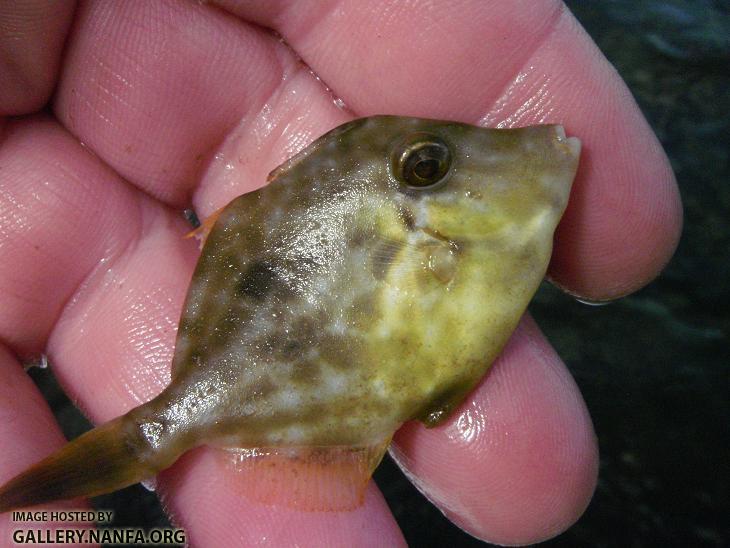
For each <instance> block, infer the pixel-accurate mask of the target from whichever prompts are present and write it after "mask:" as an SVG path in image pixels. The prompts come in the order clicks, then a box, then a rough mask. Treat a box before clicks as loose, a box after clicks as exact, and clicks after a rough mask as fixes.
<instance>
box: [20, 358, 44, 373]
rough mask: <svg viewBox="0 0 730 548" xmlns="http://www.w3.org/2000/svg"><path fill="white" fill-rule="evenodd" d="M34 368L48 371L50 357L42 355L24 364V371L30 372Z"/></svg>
mask: <svg viewBox="0 0 730 548" xmlns="http://www.w3.org/2000/svg"><path fill="white" fill-rule="evenodd" d="M32 367H37V368H38V369H46V368H47V367H48V356H47V355H46V354H41V355H40V356H38V357H37V358H31V359H29V360H27V361H25V362H23V369H25V370H26V371H28V369H31V368H32Z"/></svg>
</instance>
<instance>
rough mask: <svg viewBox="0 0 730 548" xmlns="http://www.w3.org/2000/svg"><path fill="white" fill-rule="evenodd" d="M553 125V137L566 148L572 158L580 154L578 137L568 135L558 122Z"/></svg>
mask: <svg viewBox="0 0 730 548" xmlns="http://www.w3.org/2000/svg"><path fill="white" fill-rule="evenodd" d="M553 127H554V128H555V139H556V140H557V141H558V142H559V143H561V144H562V145H563V146H565V147H566V148H567V149H568V151H569V152H570V155H571V156H573V157H574V158H577V157H578V156H580V149H581V142H580V139H578V137H568V136H567V135H566V134H565V128H564V127H563V126H561V125H559V124H556V125H554V126H553Z"/></svg>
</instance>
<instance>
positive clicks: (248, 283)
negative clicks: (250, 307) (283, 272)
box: [236, 261, 278, 301]
mask: <svg viewBox="0 0 730 548" xmlns="http://www.w3.org/2000/svg"><path fill="white" fill-rule="evenodd" d="M277 281H278V277H277V274H276V270H274V268H273V267H272V266H271V265H270V264H268V263H266V262H264V261H256V262H254V263H252V264H250V265H249V266H248V267H247V268H246V270H245V271H244V272H243V274H242V275H241V277H240V279H239V280H238V283H237V285H236V292H237V293H238V294H239V295H245V296H246V297H250V298H252V299H255V300H258V301H260V300H262V299H264V298H266V296H267V295H268V294H269V293H270V292H271V290H272V289H273V288H274V287H275V286H276V285H277Z"/></svg>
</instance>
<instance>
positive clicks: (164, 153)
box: [55, 2, 296, 207]
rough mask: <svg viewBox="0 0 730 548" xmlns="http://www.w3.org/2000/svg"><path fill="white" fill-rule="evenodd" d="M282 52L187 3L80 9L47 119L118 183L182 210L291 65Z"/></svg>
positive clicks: (255, 32) (262, 36) (260, 34)
mask: <svg viewBox="0 0 730 548" xmlns="http://www.w3.org/2000/svg"><path fill="white" fill-rule="evenodd" d="M285 49H286V48H285V47H284V46H283V44H281V43H279V42H277V41H276V40H274V39H273V37H271V36H269V35H268V34H267V33H265V32H264V31H262V30H261V29H257V28H254V27H249V26H242V25H239V24H237V22H236V21H235V20H233V19H232V18H231V17H227V16H226V15H225V14H224V13H222V12H220V11H218V10H214V9H211V8H209V7H205V6H201V5H198V4H195V3H174V2H118V3H117V2H113V3H89V4H84V5H82V6H80V7H79V10H78V14H77V24H76V26H75V31H74V32H73V33H72V35H71V37H70V40H69V44H68V46H67V54H66V58H65V69H64V72H63V76H62V78H61V81H60V83H59V90H58V95H57V98H56V101H55V112H56V115H57V116H58V118H59V119H60V120H61V122H62V123H63V124H64V125H65V126H66V127H67V128H68V129H69V130H70V131H71V132H72V133H73V134H74V135H75V136H76V137H77V138H78V139H79V140H80V141H82V142H84V143H85V144H86V145H87V146H88V147H89V148H90V149H91V150H93V151H94V152H95V153H96V154H97V155H98V156H99V157H100V158H102V159H103V160H104V161H105V162H106V163H107V164H108V165H110V166H111V167H112V168H114V169H115V170H116V171H117V172H118V173H119V174H121V175H122V176H123V177H124V178H125V179H126V180H128V181H130V182H132V183H133V184H135V185H137V186H138V187H139V188H141V189H143V190H145V191H146V192H148V193H150V194H152V195H153V196H155V197H157V198H159V199H161V200H163V201H166V202H168V203H170V204H173V205H175V206H177V207H182V206H184V205H187V204H188V203H189V201H190V193H191V191H192V189H193V188H194V187H195V185H196V184H197V181H198V179H199V177H200V175H201V174H202V173H203V172H204V171H205V170H206V168H207V165H208V163H209V162H211V161H212V160H213V157H214V154H215V150H214V149H215V147H216V146H218V145H219V144H220V143H221V141H222V140H224V138H225V137H226V136H227V134H228V133H229V132H230V131H231V130H232V129H233V128H234V127H235V126H236V124H237V123H238V122H239V121H240V120H241V118H242V117H244V115H245V114H246V113H248V112H251V111H253V112H255V111H258V110H259V109H260V108H261V106H262V105H263V103H264V102H265V100H266V98H267V97H268V96H269V95H270V94H271V93H272V90H273V89H275V88H276V86H277V85H278V83H279V82H280V80H281V77H282V74H283V73H284V72H286V71H287V70H289V68H288V66H290V65H294V64H296V62H295V61H294V60H293V59H292V58H291V57H290V56H288V55H282V54H283V53H285ZM286 53H287V54H288V52H286Z"/></svg>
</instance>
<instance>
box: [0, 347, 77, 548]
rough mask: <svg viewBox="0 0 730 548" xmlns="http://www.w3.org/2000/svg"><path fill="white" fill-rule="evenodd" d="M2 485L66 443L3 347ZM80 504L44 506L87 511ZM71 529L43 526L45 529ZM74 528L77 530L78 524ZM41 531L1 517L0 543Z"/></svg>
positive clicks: (0, 393) (0, 397)
mask: <svg viewBox="0 0 730 548" xmlns="http://www.w3.org/2000/svg"><path fill="white" fill-rule="evenodd" d="M0 378H1V379H2V382H0V440H2V447H3V450H2V451H0V485H2V484H3V483H5V482H6V481H7V480H9V479H10V478H11V477H13V476H15V475H16V474H18V473H20V472H21V471H23V470H24V469H25V468H26V467H27V466H28V465H29V464H31V463H33V462H35V461H37V460H39V459H40V458H41V457H43V456H45V455H47V454H48V453H50V452H51V451H53V450H55V449H58V448H59V447H61V445H63V443H64V442H65V440H64V438H63V434H61V432H60V430H59V429H58V425H57V424H56V421H55V420H54V418H53V415H52V414H51V411H50V409H49V408H48V404H46V402H45V401H43V398H42V396H41V394H40V393H39V392H38V390H37V389H36V387H35V385H34V384H33V381H31V379H30V377H28V375H26V374H25V372H24V371H23V368H22V367H21V366H20V364H19V363H18V362H17V361H16V360H15V359H14V358H13V357H12V356H11V354H10V352H9V351H8V350H7V349H6V348H5V347H3V346H2V345H0ZM86 506H87V505H86V503H84V502H83V501H81V500H71V501H63V502H57V503H54V504H48V505H44V509H48V510H66V509H69V508H85V507H86ZM56 527H59V528H68V524H65V525H60V524H57V525H50V524H48V523H47V522H46V523H44V524H42V528H43V529H51V530H52V529H55V528H56ZM74 527H75V528H76V527H78V525H77V524H75V525H74ZM30 528H34V529H35V528H38V524H36V523H24V522H22V521H14V520H13V518H12V514H10V513H5V514H0V543H2V545H3V546H10V545H11V544H14V542H13V541H14V540H17V539H15V537H14V536H13V532H14V531H15V530H18V529H20V530H25V529H30Z"/></svg>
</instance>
